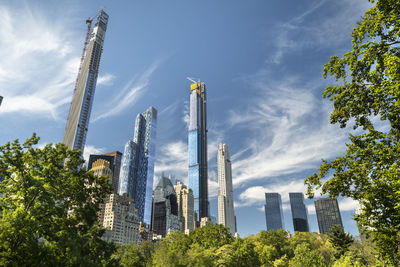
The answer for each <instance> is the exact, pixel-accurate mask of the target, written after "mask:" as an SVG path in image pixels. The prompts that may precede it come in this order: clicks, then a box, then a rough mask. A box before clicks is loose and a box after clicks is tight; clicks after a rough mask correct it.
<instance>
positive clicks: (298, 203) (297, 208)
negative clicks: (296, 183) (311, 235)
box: [289, 193, 309, 232]
mask: <svg viewBox="0 0 400 267" xmlns="http://www.w3.org/2000/svg"><path fill="white" fill-rule="evenodd" d="M289 199H290V208H291V210H292V219H293V229H294V231H295V232H296V231H297V232H309V226H308V213H307V207H306V204H305V203H304V195H303V193H289Z"/></svg>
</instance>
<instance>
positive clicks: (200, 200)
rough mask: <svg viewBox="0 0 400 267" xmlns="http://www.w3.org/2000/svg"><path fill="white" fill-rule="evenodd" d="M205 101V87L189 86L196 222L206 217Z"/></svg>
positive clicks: (191, 164)
mask: <svg viewBox="0 0 400 267" xmlns="http://www.w3.org/2000/svg"><path fill="white" fill-rule="evenodd" d="M206 106H207V101H206V85H205V84H204V83H200V82H195V83H192V84H191V85H190V121H189V137H188V150H189V173H188V176H189V188H191V189H192V190H193V197H194V210H195V212H196V214H197V215H196V216H199V217H198V218H196V221H197V222H200V219H201V218H203V217H208V205H209V203H208V170H207V110H206Z"/></svg>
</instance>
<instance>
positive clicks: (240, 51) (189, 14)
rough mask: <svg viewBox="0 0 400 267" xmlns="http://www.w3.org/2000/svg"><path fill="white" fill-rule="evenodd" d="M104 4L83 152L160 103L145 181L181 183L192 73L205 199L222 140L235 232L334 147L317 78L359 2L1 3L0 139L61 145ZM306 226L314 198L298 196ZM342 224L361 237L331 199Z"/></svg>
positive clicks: (339, 141) (298, 184) (125, 131)
mask: <svg viewBox="0 0 400 267" xmlns="http://www.w3.org/2000/svg"><path fill="white" fill-rule="evenodd" d="M101 7H104V8H105V10H106V12H107V13H108V14H109V15H110V19H109V24H108V29H107V33H106V39H105V44H104V51H103V55H102V59H101V63H100V71H99V78H98V84H97V88H96V93H95V99H94V106H93V109H92V114H91V122H90V125H89V131H88V135H87V140H86V148H85V156H86V157H87V156H88V154H90V153H103V152H110V151H114V150H119V151H121V152H123V146H124V144H125V143H126V141H127V140H128V139H130V138H132V136H133V128H134V120H135V117H136V115H137V113H140V112H143V111H144V110H146V109H147V108H148V107H149V106H154V107H155V108H156V109H157V110H158V111H159V117H158V126H157V145H156V164H155V176H156V179H157V177H159V176H160V175H161V172H165V173H166V174H167V175H168V174H171V175H172V176H174V177H175V178H176V179H180V180H183V181H184V182H185V183H187V120H188V108H189V107H188V103H189V102H188V101H189V85H190V82H189V81H187V80H186V77H187V76H189V77H195V78H200V79H201V81H203V82H205V83H206V86H207V104H208V129H209V131H208V133H209V135H208V141H209V143H208V150H209V151H208V154H209V194H210V195H209V199H210V204H211V213H212V214H214V215H216V216H217V192H218V183H217V175H216V174H217V168H216V165H217V164H216V161H217V159H216V155H217V148H218V143H219V142H224V143H226V144H228V146H229V147H230V151H231V156H232V168H233V170H232V171H233V186H234V197H235V213H236V216H237V224H238V232H239V234H240V235H241V236H246V235H248V234H255V233H257V232H259V231H260V230H264V229H265V228H266V225H265V215H264V211H263V205H264V202H265V198H264V193H265V192H279V193H281V194H282V200H283V208H284V217H285V225H286V229H287V230H290V231H293V225H292V222H291V212H290V206H289V202H288V201H289V200H288V193H289V192H305V187H304V185H303V180H304V178H305V177H307V176H308V175H311V174H312V173H313V172H314V171H315V170H316V168H318V166H319V164H320V160H321V159H322V158H324V159H332V158H333V157H335V156H339V155H341V154H342V153H343V151H344V149H345V145H344V143H345V142H346V140H347V132H346V130H343V129H340V128H339V126H337V125H330V124H329V112H330V111H331V108H332V107H331V103H330V102H329V101H327V100H324V99H322V97H321V93H322V91H323V89H324V88H325V87H326V86H327V85H329V84H332V83H333V81H332V80H329V79H328V80H324V79H323V78H322V69H323V64H324V63H326V62H327V61H328V60H329V57H330V56H332V55H342V54H343V53H344V52H345V51H347V50H349V49H351V43H350V41H351V29H352V28H353V27H354V26H355V22H356V21H357V20H359V19H360V17H361V15H362V14H363V13H364V12H365V11H366V10H367V9H368V8H369V3H368V1H366V0H337V1H319V0H318V1H317V0H303V1H278V0H270V1H262V0H259V1H256V0H254V1H228V0H226V1H174V0H173V1H156V0H154V1H50V0H49V1H18V0H17V1H1V2H0V25H1V27H0V95H3V96H4V100H3V104H2V106H1V107H0V124H1V125H2V127H1V128H0V144H4V143H5V142H7V141H9V140H14V139H16V138H19V139H20V140H24V139H26V138H27V137H29V136H31V134H32V132H36V133H37V134H38V135H39V136H40V137H41V141H40V142H41V144H46V143H49V142H52V143H56V142H61V141H62V138H63V134H64V129H65V124H66V119H67V116H68V110H69V106H70V101H71V98H72V92H73V88H74V82H75V79H76V75H77V71H78V65H79V60H80V55H81V50H82V47H83V42H84V38H85V33H86V24H85V20H86V18H88V17H92V16H95V15H96V14H97V12H98V10H99V9H100V8H101ZM306 204H307V205H308V211H309V220H310V227H311V230H312V231H317V229H318V225H317V221H316V216H315V210H314V205H313V200H306ZM339 206H340V208H341V210H342V217H343V222H344V226H345V230H346V231H349V232H350V233H352V234H353V235H358V231H357V228H356V224H355V222H354V221H352V219H351V218H352V216H353V213H354V209H355V207H356V203H355V202H354V201H352V200H351V199H340V201H339Z"/></svg>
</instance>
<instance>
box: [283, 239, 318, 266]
mask: <svg viewBox="0 0 400 267" xmlns="http://www.w3.org/2000/svg"><path fill="white" fill-rule="evenodd" d="M289 266H290V267H297V266H298V267H303V266H308V267H323V266H326V264H325V260H324V258H323V257H322V256H321V255H320V254H319V253H318V251H316V250H311V249H310V245H309V244H307V243H302V244H300V245H298V246H297V247H296V249H295V251H294V257H293V258H292V259H291V260H290V262H289Z"/></svg>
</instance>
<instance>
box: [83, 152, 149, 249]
mask: <svg viewBox="0 0 400 267" xmlns="http://www.w3.org/2000/svg"><path fill="white" fill-rule="evenodd" d="M90 171H92V172H93V173H94V175H96V176H102V175H107V176H109V177H112V175H113V173H112V171H111V169H110V162H109V161H107V160H105V159H101V158H99V159H97V160H96V161H95V162H93V164H92V168H91V169H90ZM98 220H99V224H100V225H102V226H103V227H104V228H105V229H106V232H105V234H104V236H103V238H104V239H105V240H106V241H108V242H115V243H119V244H124V245H127V244H129V243H138V242H140V240H141V239H140V235H139V218H138V212H137V209H136V207H135V203H134V202H133V200H132V199H131V198H130V197H129V196H127V195H123V196H119V195H118V194H111V195H109V196H108V197H107V198H106V199H105V200H104V203H103V204H100V211H99V214H98Z"/></svg>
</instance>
